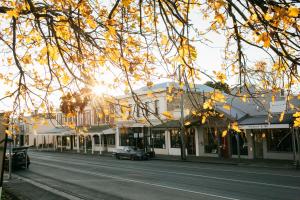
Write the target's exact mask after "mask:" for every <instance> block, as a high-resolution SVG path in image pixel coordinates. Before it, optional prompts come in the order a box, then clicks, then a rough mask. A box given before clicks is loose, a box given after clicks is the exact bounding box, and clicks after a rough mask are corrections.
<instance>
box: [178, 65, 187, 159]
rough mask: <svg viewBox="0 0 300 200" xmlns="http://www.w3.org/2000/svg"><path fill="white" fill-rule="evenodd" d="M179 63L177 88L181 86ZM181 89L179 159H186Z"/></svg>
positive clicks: (181, 94)
mask: <svg viewBox="0 0 300 200" xmlns="http://www.w3.org/2000/svg"><path fill="white" fill-rule="evenodd" d="M180 68H181V65H179V66H178V79H179V88H180V86H181V69H180ZM183 91H184V90H182V91H180V92H181V93H180V139H181V160H186V153H185V141H184V133H185V127H184V112H183V107H184V106H183V104H184V99H183V98H184V97H183Z"/></svg>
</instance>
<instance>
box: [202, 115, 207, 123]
mask: <svg viewBox="0 0 300 200" xmlns="http://www.w3.org/2000/svg"><path fill="white" fill-rule="evenodd" d="M205 122H206V116H205V115H203V116H202V120H201V123H202V124H204V123H205Z"/></svg>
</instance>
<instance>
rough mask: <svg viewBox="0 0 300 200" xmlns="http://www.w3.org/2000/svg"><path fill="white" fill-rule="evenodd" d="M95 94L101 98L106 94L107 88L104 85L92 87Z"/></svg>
mask: <svg viewBox="0 0 300 200" xmlns="http://www.w3.org/2000/svg"><path fill="white" fill-rule="evenodd" d="M92 91H93V94H95V95H97V96H101V95H102V94H104V93H105V92H106V90H105V87H104V86H103V85H95V86H94V87H92Z"/></svg>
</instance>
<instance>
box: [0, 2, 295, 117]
mask: <svg viewBox="0 0 300 200" xmlns="http://www.w3.org/2000/svg"><path fill="white" fill-rule="evenodd" d="M193 18H202V19H204V20H206V21H207V23H208V24H209V27H208V28H202V29H201V27H198V25H197V23H195V22H194V20H193ZM0 19H1V20H0V23H1V24H0V41H1V46H0V49H1V52H4V54H5V57H4V58H3V60H2V63H3V64H2V65H3V66H1V68H2V67H3V69H2V70H3V71H2V70H1V73H0V79H1V80H2V82H4V83H5V84H6V85H8V86H9V87H7V88H9V89H8V90H7V91H6V93H5V95H4V96H3V97H1V98H0V101H2V100H3V99H5V98H11V99H12V100H13V102H14V107H13V110H14V112H17V108H18V109H19V110H18V112H20V113H23V112H29V110H30V109H31V108H32V107H40V108H42V109H45V110H48V112H50V113H51V112H52V110H53V106H52V105H51V104H50V103H49V99H48V98H49V96H51V94H53V93H57V92H60V93H63V94H64V93H66V94H65V96H64V97H63V98H64V99H65V100H66V101H68V102H69V101H70V98H72V97H73V96H74V95H75V94H74V93H72V92H70V94H68V93H67V92H68V91H70V90H72V91H74V90H78V88H82V87H85V86H88V87H92V86H94V85H96V84H98V82H99V80H100V79H101V78H99V76H100V75H101V74H102V77H105V78H106V80H108V82H109V83H108V85H107V87H111V88H116V87H118V86H120V85H122V86H124V90H125V91H126V92H131V94H132V95H133V98H134V99H135V100H136V101H137V102H138V103H142V102H141V101H140V100H139V99H138V97H137V95H135V93H134V91H133V87H132V86H133V85H136V84H144V85H147V86H148V87H151V86H152V85H153V82H154V81H155V80H157V79H158V78H170V79H175V80H176V79H177V74H176V70H177V68H176V67H174V66H175V65H177V64H180V65H181V66H182V67H181V71H180V74H181V75H182V76H181V80H178V81H179V82H181V83H183V82H185V84H186V85H190V84H193V83H195V82H197V81H200V80H203V78H204V77H205V76H206V77H209V78H210V79H213V80H215V81H220V82H221V83H225V81H227V80H228V79H229V78H230V79H231V80H232V79H235V80H236V84H237V85H239V86H241V87H242V86H243V87H248V86H249V85H250V86H251V85H256V86H257V87H260V88H261V90H270V91H272V92H274V93H276V92H278V91H280V89H281V88H285V89H287V90H289V91H292V90H290V89H291V88H293V87H296V88H297V86H299V81H300V79H299V73H298V66H299V64H300V54H299V51H300V43H299V41H300V31H299V27H300V25H299V1H289V0H282V1H267V0H261V1H257V0H245V1H234V0H202V1H200V0H187V1H173V0H164V1H162V0H153V1H152V0H151V1H150V0H139V1H137V0H116V1H113V2H112V3H110V2H108V1H101V0H43V1H42V0H24V1H21V0H2V1H1V2H0ZM196 22H197V21H196ZM212 33H216V34H221V35H225V37H226V46H225V47H224V58H225V59H224V66H222V70H221V71H216V72H214V73H213V74H208V73H206V71H207V69H203V68H201V67H200V66H199V65H200V64H201V52H197V48H196V46H197V45H198V44H199V43H205V42H204V41H205V40H206V36H207V35H209V34H212ZM248 47H251V48H255V49H257V50H259V52H264V55H266V57H267V59H266V61H257V62H256V63H255V64H253V61H252V60H251V61H249V60H247V51H246V50H245V49H247V48H248ZM199 62H200V63H199ZM185 73H187V76H186V77H185V76H183V75H184V74H185ZM107 74H109V75H107ZM183 79H185V81H183ZM289 95H291V94H289ZM76 96H77V95H75V97H76ZM213 96H214V95H212V97H213ZM237 96H239V97H240V98H244V96H243V95H240V94H237ZM249 96H251V95H249ZM218 98H219V97H218ZM37 99H39V100H37ZM212 101H214V100H212ZM286 101H288V98H287V99H286ZM207 102H209V101H207ZM63 107H65V108H66V111H68V110H69V109H70V110H72V111H73V107H72V106H69V105H67V106H63ZM141 107H142V106H141Z"/></svg>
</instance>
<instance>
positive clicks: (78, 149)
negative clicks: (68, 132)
mask: <svg viewBox="0 0 300 200" xmlns="http://www.w3.org/2000/svg"><path fill="white" fill-rule="evenodd" d="M76 143H77V144H76V146H77V153H80V148H79V135H77V141H76Z"/></svg>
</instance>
